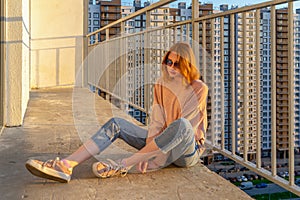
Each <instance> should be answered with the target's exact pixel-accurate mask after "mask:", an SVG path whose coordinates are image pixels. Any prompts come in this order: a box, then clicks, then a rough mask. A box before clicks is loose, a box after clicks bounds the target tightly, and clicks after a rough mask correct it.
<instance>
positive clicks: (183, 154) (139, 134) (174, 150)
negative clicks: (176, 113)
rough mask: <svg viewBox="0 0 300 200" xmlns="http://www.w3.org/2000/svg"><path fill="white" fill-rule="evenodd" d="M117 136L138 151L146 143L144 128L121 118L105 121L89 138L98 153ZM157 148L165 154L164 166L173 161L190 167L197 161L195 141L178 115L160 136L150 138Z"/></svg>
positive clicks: (187, 125) (187, 126)
mask: <svg viewBox="0 0 300 200" xmlns="http://www.w3.org/2000/svg"><path fill="white" fill-rule="evenodd" d="M117 138H120V139H122V140H124V141H125V142H126V143H127V144H128V145H130V146H132V147H134V148H136V149H138V150H140V149H142V148H143V147H144V146H145V145H146V138H147V130H146V129H144V128H142V127H139V126H137V125H135V124H133V123H130V122H128V121H126V120H124V119H122V118H116V117H115V118H111V119H110V120H109V121H108V122H106V123H105V124H104V125H103V126H102V127H101V128H100V129H99V130H98V131H97V133H96V134H95V135H93V136H92V140H93V141H94V142H95V144H96V145H97V146H98V148H99V150H100V152H102V151H103V150H104V149H106V148H107V147H108V146H109V145H110V144H112V143H113V142H114V141H115V140H116V139H117ZM154 141H155V143H156V145H157V146H158V147H159V149H160V150H161V151H162V152H163V153H165V154H167V153H169V157H168V160H167V162H166V164H165V166H167V165H169V164H171V163H173V164H175V165H177V166H180V167H190V166H193V165H195V164H197V163H198V161H199V160H200V156H201V155H200V153H199V151H198V146H197V143H196V141H195V136H194V132H193V128H192V126H191V124H190V122H189V121H188V120H187V119H184V118H180V119H178V120H176V121H174V122H173V123H171V124H170V125H169V126H168V127H167V128H166V129H165V130H164V131H163V132H162V133H161V134H160V135H158V136H157V137H155V138H154Z"/></svg>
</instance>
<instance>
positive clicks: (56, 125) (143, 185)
mask: <svg viewBox="0 0 300 200" xmlns="http://www.w3.org/2000/svg"><path fill="white" fill-rule="evenodd" d="M76 91H77V92H75V93H73V88H59V89H57V88H56V89H41V90H34V91H32V92H31V94H30V95H31V99H30V101H29V105H28V108H27V112H26V116H25V120H24V124H23V126H22V127H16V128H5V129H4V131H3V133H2V134H1V136H0V194H1V197H0V199H189V200H190V199H205V200H206V199H228V200H229V199H232V200H237V199H243V200H246V199H251V197H250V196H248V195H247V194H246V193H244V192H243V191H241V190H240V189H238V188H237V187H235V186H234V185H232V184H231V183H230V182H228V181H226V180H225V179H223V178H222V177H220V176H218V175H217V174H215V173H214V172H211V171H210V170H208V169H207V168H206V167H205V166H203V165H201V164H198V165H197V166H195V167H191V168H177V167H175V166H170V167H168V168H165V169H162V170H159V171H155V172H149V173H146V174H137V173H132V174H128V175H127V176H126V177H124V178H121V177H114V178H110V179H98V178H95V177H94V175H93V173H92V170H91V165H92V163H93V162H95V161H97V159H98V158H99V157H97V159H96V158H92V159H89V160H88V161H86V162H84V163H82V164H81V165H79V166H78V167H77V168H75V169H74V171H73V177H72V178H73V179H72V180H71V182H70V183H68V184H62V183H57V182H53V181H49V180H44V179H40V178H38V177H34V176H32V175H31V174H30V173H29V172H27V170H26V169H25V167H24V163H25V162H26V160H27V159H28V158H37V159H41V160H47V159H52V158H55V157H56V156H60V157H64V156H66V155H68V154H70V153H71V152H73V151H74V150H76V149H77V148H78V147H79V146H80V145H81V144H82V140H85V138H87V137H89V136H90V135H91V134H92V133H94V132H95V131H96V130H97V129H98V128H99V127H100V126H101V124H103V123H104V122H106V121H107V120H108V119H109V118H110V117H112V116H121V117H125V118H127V119H128V120H131V118H130V117H129V116H128V115H126V114H125V113H123V112H122V111H120V110H119V109H118V108H116V107H114V106H113V105H111V104H110V103H109V102H108V101H106V100H104V99H102V98H101V97H98V96H95V95H94V94H93V93H91V92H89V91H88V90H87V89H76ZM72 97H73V98H72ZM74 97H75V98H74ZM88 99H95V100H96V102H95V104H94V105H95V109H94V107H93V105H88V103H87V102H88ZM72 102H75V104H78V105H79V106H77V107H78V109H77V110H76V109H74V110H72ZM75 107H76V106H75ZM93 110H94V111H95V112H94V111H93ZM94 113H96V115H95V116H96V118H95V117H93V114H94ZM73 116H76V117H75V118H78V119H76V120H74V117H73ZM78 132H80V134H78ZM132 151H134V150H133V149H131V148H130V147H128V146H127V145H126V144H124V143H123V142H122V141H117V142H116V145H112V146H111V147H109V148H108V149H107V150H106V151H105V152H104V153H103V155H101V156H100V157H101V158H105V157H111V158H116V157H120V156H124V155H125V154H130V152H132Z"/></svg>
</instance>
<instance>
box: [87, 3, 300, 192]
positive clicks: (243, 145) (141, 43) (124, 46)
mask: <svg viewBox="0 0 300 200" xmlns="http://www.w3.org/2000/svg"><path fill="white" fill-rule="evenodd" d="M174 1H175V0H161V1H159V2H157V3H154V4H152V5H150V6H148V7H145V8H143V9H141V10H138V11H136V12H135V13H133V14H131V15H129V16H126V17H124V18H122V19H119V20H117V21H115V22H113V23H111V24H109V25H107V26H105V27H103V28H101V29H99V30H97V31H95V32H93V33H90V34H88V35H87V38H88V39H89V40H88V52H89V56H88V59H87V60H88V61H87V63H88V64H87V67H86V68H85V71H84V72H85V75H84V76H85V78H86V82H87V83H88V84H89V85H90V86H92V87H95V88H97V89H98V90H99V91H100V92H102V93H105V94H106V97H108V98H110V99H114V100H117V101H118V103H119V104H120V107H121V108H123V109H128V108H133V109H138V110H140V111H142V112H144V113H146V114H147V115H148V114H149V111H150V106H151V103H152V98H151V97H152V87H153V84H154V82H155V80H156V78H158V77H159V76H160V63H161V58H162V56H163V55H164V53H165V52H166V51H167V50H168V49H169V47H170V46H171V45H172V44H174V43H176V42H178V41H185V42H188V43H190V44H191V45H192V47H193V50H194V53H195V55H196V58H197V61H198V63H199V66H200V72H201V74H202V77H203V80H204V81H205V82H206V83H207V85H208V86H209V89H210V99H209V100H208V103H209V105H210V106H209V112H210V127H209V130H208V132H210V134H208V135H207V137H208V138H207V144H208V145H209V146H210V147H211V148H212V149H213V150H214V151H217V152H219V153H221V154H222V155H224V156H226V157H228V158H230V159H232V160H234V161H236V162H237V163H239V164H241V165H243V166H245V167H247V168H249V169H250V170H252V171H253V172H255V173H257V174H260V175H262V176H264V177H266V178H267V179H269V180H270V181H272V182H274V183H276V184H278V185H280V186H282V187H283V188H285V189H287V190H289V191H291V192H293V193H295V194H297V195H300V188H299V187H298V186H297V185H295V183H294V179H295V175H294V171H295V159H294V150H295V145H294V144H295V129H294V43H293V36H294V31H293V30H294V29H293V26H294V25H293V22H294V19H293V18H294V15H293V1H292V0H274V1H268V2H264V3H260V4H256V5H251V6H245V7H241V8H236V9H233V10H228V11H224V12H219V13H214V14H211V15H206V16H203V17H198V16H199V10H198V9H196V8H199V2H198V0H193V1H192V19H191V20H186V21H180V22H176V23H168V24H164V26H161V27H153V26H151V25H152V24H151V23H152V22H151V16H152V15H151V13H152V12H153V11H155V10H156V9H165V10H168V7H166V6H165V5H167V4H169V3H172V2H174ZM282 4H287V8H286V20H287V24H286V25H284V27H283V28H284V32H287V38H285V39H284V41H283V40H282V41H281V42H284V43H285V46H280V45H278V47H277V46H276V41H277V29H276V28H277V27H278V26H280V25H278V23H276V12H277V10H276V6H277V5H282ZM266 8H268V12H269V16H270V18H269V22H270V25H269V26H270V28H271V29H270V31H269V34H270V45H271V48H270V63H271V67H270V70H271V72H270V76H271V81H270V88H269V90H270V95H271V98H270V99H271V110H270V113H271V133H270V136H271V161H270V163H271V170H267V169H265V168H263V167H262V145H261V144H262V140H261V138H262V134H261V126H262V124H263V122H261V119H262V116H261V107H262V106H263V105H262V102H261V99H262V97H261V80H262V78H261V63H262V59H261V58H262V55H261V53H260V52H261V50H262V47H261V29H260V27H261V21H262V13H263V12H265V9H266ZM166 12H168V11H166ZM141 16H143V17H144V18H145V22H146V27H145V28H144V29H142V30H139V31H138V32H136V33H132V34H127V33H126V30H125V22H126V21H128V20H131V19H134V18H136V17H139V18H141ZM280 17H282V15H280ZM115 25H120V27H121V33H122V34H121V35H118V36H115V37H113V38H110V30H111V29H112V28H113V27H114V26H115ZM286 26H287V28H286ZM199 27H201V29H200V31H199ZM283 28H282V27H281V29H280V30H283ZM100 34H102V35H103V34H105V39H104V40H103V38H100ZM102 40H103V41H102ZM199 41H201V42H199ZM278 50H285V52H284V55H285V54H286V57H287V60H286V61H284V63H286V64H287V65H288V66H289V67H288V68H284V69H286V70H287V71H288V74H282V75H288V77H289V78H288V81H287V84H282V85H280V87H277V86H278V84H280V82H277V79H276V75H278V74H277V72H276V67H277V68H278V67H279V66H280V65H279V66H276V65H277V60H276V59H277V51H278ZM216 52H217V53H216ZM279 64H280V62H279ZM225 66H227V68H226V67H225ZM227 71H230V72H231V73H229V75H228V76H227V77H226V76H225V74H226V73H227V74H228V72H227ZM225 77H226V78H227V79H229V81H228V80H226V81H225V79H224V78H225ZM225 84H227V85H226V86H225ZM225 87H227V88H230V91H231V92H230V93H226V92H224V91H225V89H226V88H225ZM277 88H282V89H284V88H286V89H287V90H288V96H287V99H286V102H285V103H282V104H280V103H279V102H278V101H276V98H277V96H276V89H277ZM225 99H226V100H228V99H230V101H231V107H227V108H226V109H227V111H226V113H227V114H228V113H229V114H230V117H229V118H230V119H231V121H230V126H228V127H230V130H227V133H228V134H227V136H226V137H225V120H227V119H228V116H227V118H225V116H224V113H225ZM276 104H277V105H278V106H280V105H283V106H284V105H285V106H288V110H284V111H287V112H288V116H289V117H288V122H287V124H285V126H286V127H285V130H286V129H287V130H288V131H287V132H288V133H286V134H287V138H288V147H287V148H288V168H289V179H288V180H286V179H284V178H281V177H279V176H277V172H278V171H277V157H276V155H277V151H278V150H277V147H276V145H277V144H278V145H279V142H278V141H277V139H278V136H277V128H278V127H279V125H280V124H278V123H277V121H276V120H278V119H277V117H276V112H277V110H276V109H277V106H276ZM279 111H280V112H281V111H282V109H280V110H279ZM215 116H217V117H215ZM217 121H220V123H217ZM297 134H300V133H297ZM228 138H230V142H229V143H230V144H231V145H229V146H228V141H229V139H228ZM225 141H226V142H225ZM248 155H252V156H250V157H254V158H255V159H254V160H251V161H249V156H248Z"/></svg>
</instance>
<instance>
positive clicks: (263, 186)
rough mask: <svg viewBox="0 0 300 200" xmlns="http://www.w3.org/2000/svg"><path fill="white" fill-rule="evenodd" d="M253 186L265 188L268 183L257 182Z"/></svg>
mask: <svg viewBox="0 0 300 200" xmlns="http://www.w3.org/2000/svg"><path fill="white" fill-rule="evenodd" d="M255 187H256V188H266V187H268V184H266V183H258V184H256V186H255Z"/></svg>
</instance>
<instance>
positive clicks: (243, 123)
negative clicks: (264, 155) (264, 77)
mask: <svg viewBox="0 0 300 200" xmlns="http://www.w3.org/2000/svg"><path fill="white" fill-rule="evenodd" d="M236 29H237V34H236V35H235V37H236V46H237V48H236V66H237V69H236V95H235V96H236V108H237V109H236V112H237V116H236V120H237V126H236V128H237V130H236V133H237V150H238V152H239V153H240V154H244V147H245V140H244V138H246V139H247V147H248V148H247V152H248V155H247V156H248V158H249V159H250V160H251V159H253V155H254V153H255V152H256V123H257V122H256V83H255V82H256V64H255V60H256V59H255V54H256V52H255V37H256V36H255V33H256V32H255V13H254V12H253V11H251V12H246V13H243V14H238V15H237V20H236ZM245 134H247V135H245ZM244 156H246V155H244Z"/></svg>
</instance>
